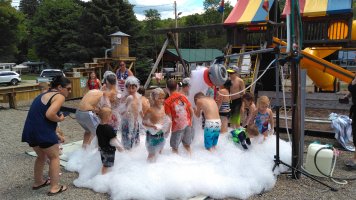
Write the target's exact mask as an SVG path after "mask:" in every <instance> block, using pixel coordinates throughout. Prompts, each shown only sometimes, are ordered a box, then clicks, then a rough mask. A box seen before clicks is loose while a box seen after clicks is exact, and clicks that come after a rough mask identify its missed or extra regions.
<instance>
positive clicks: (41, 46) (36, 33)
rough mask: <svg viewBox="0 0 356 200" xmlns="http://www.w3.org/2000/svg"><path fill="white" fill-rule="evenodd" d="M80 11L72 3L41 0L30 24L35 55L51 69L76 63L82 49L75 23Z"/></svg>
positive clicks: (80, 9) (76, 5)
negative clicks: (51, 67)
mask: <svg viewBox="0 0 356 200" xmlns="http://www.w3.org/2000/svg"><path fill="white" fill-rule="evenodd" d="M82 10H83V8H82V7H81V6H80V5H78V4H77V3H75V2H74V1H73V0H44V1H43V2H42V3H41V5H40V6H39V7H38V10H37V12H36V14H35V15H34V17H33V21H32V23H31V27H32V34H33V44H34V47H35V48H36V53H37V55H38V56H39V57H40V58H41V59H42V60H44V61H46V62H48V63H49V64H50V65H51V66H53V67H55V68H59V66H62V64H63V63H66V62H70V61H72V60H76V59H77V57H78V56H79V55H80V53H81V51H82V48H81V47H80V46H79V45H78V43H79V42H78V41H79V38H80V33H79V32H78V31H77V26H78V19H79V18H80V16H81V14H82Z"/></svg>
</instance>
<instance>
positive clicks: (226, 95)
mask: <svg viewBox="0 0 356 200" xmlns="http://www.w3.org/2000/svg"><path fill="white" fill-rule="evenodd" d="M276 60H277V59H274V60H272V62H271V63H270V64H269V65H268V66H267V68H266V69H265V70H264V71H263V73H262V74H261V75H260V76H259V77H258V78H257V79H256V80H255V81H254V82H252V83H251V84H250V85H249V86H248V87H246V88H245V89H243V90H241V91H239V92H236V93H234V94H221V93H220V92H219V91H218V94H219V95H221V96H223V97H231V96H234V95H238V94H241V93H243V92H245V91H246V90H248V89H249V88H250V87H252V86H253V85H254V84H256V82H257V81H258V80H260V79H261V78H262V76H263V75H264V74H265V73H266V72H267V70H268V69H269V68H270V67H271V66H272V64H273V63H274V62H276Z"/></svg>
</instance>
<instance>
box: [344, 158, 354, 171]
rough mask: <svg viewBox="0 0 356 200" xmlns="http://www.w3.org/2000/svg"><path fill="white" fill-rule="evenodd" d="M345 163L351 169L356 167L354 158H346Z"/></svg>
mask: <svg viewBox="0 0 356 200" xmlns="http://www.w3.org/2000/svg"><path fill="white" fill-rule="evenodd" d="M345 165H346V167H348V168H350V169H356V163H355V162H354V161H353V160H346V161H345Z"/></svg>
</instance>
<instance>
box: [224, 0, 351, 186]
mask: <svg viewBox="0 0 356 200" xmlns="http://www.w3.org/2000/svg"><path fill="white" fill-rule="evenodd" d="M352 17H353V13H352V1H351V0H339V1H336V0H322V1H313V0H287V1H286V4H285V7H284V10H283V13H282V14H281V13H280V11H279V5H278V1H273V0H267V1H266V0H253V1H248V0H239V1H238V2H237V3H236V6H235V7H234V8H233V10H232V11H231V13H230V15H229V16H228V18H227V19H226V20H225V22H224V25H225V27H226V29H227V30H228V31H227V33H228V41H229V43H230V44H231V45H230V47H229V48H228V50H227V54H234V53H235V55H238V56H239V59H238V60H237V62H236V64H237V66H238V67H240V69H241V63H242V60H243V58H244V56H245V55H247V54H248V55H256V52H258V54H257V55H256V56H254V61H253V63H254V65H252V64H251V66H254V69H253V70H250V71H253V72H252V73H251V76H252V80H253V87H251V90H250V91H251V92H254V93H255V92H256V91H255V88H254V87H255V86H254V85H255V82H256V81H257V80H259V81H260V85H261V86H263V87H264V88H258V90H269V91H273V90H274V91H275V93H274V98H275V102H274V108H275V113H276V126H275V127H276V130H275V131H276V136H277V137H276V154H275V157H274V158H275V160H274V161H275V166H274V167H273V170H274V169H275V167H277V166H279V165H280V164H283V165H285V166H288V167H289V168H290V169H291V170H292V172H291V174H292V177H293V178H295V179H299V178H300V176H301V174H304V175H306V176H307V177H309V178H311V179H313V180H314V181H316V182H319V183H320V184H323V185H324V186H326V187H329V188H330V189H331V190H332V191H337V189H336V188H333V187H331V186H329V185H327V184H325V183H323V182H321V181H319V180H317V179H315V178H313V177H311V176H310V175H308V174H306V173H305V172H304V171H303V170H302V169H301V165H302V163H303V147H304V134H305V132H304V122H305V119H304V112H305V107H306V102H305V99H306V98H305V96H306V94H305V82H306V74H308V76H309V77H310V78H311V79H312V80H313V82H314V84H315V85H316V86H317V87H318V88H320V89H321V90H326V91H337V87H336V85H337V81H336V80H341V81H343V82H345V83H347V84H348V83H350V82H351V81H352V79H353V78H354V76H355V75H354V73H353V72H351V71H348V70H346V69H344V68H343V67H341V66H338V65H336V64H333V63H331V62H329V61H327V57H328V56H331V55H332V54H333V53H334V52H336V51H337V50H340V49H343V48H354V47H355V46H356V41H355V38H356V29H355V23H356V22H353V21H352ZM246 51H249V52H246ZM225 57H226V58H227V60H228V59H229V58H230V57H231V55H227V56H225ZM251 58H253V57H252V56H251ZM272 64H274V65H275V67H274V69H273V70H270V66H271V65H272ZM280 66H282V68H281V70H283V71H284V70H286V69H289V71H290V78H291V81H290V82H291V104H290V106H291V109H292V126H291V130H292V140H291V141H292V165H288V164H286V163H285V162H283V161H281V160H280V158H279V131H280V130H279V129H280V127H279V119H280V118H279V109H280V103H279V101H280V100H279V99H280V97H279V93H280V91H281V88H280V85H279V82H280ZM303 69H305V70H303ZM305 71H306V72H305ZM262 75H263V76H262ZM257 77H258V78H257ZM282 78H283V77H282ZM282 92H283V93H284V89H283V88H282Z"/></svg>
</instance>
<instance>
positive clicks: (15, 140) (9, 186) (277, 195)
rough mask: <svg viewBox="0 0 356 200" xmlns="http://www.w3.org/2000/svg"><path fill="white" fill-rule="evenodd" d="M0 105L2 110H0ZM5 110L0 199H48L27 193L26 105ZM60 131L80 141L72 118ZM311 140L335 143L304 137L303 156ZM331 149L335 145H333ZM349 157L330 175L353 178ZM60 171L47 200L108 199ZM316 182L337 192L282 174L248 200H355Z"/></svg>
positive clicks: (353, 193)
mask: <svg viewBox="0 0 356 200" xmlns="http://www.w3.org/2000/svg"><path fill="white" fill-rule="evenodd" d="M76 104H77V102H76V101H71V102H66V106H70V107H74V106H75V105H76ZM1 106H3V107H5V108H1ZM6 107H7V106H4V105H0V141H1V145H0V152H1V153H0V155H1V162H0V170H1V172H2V173H1V175H0V198H1V199H47V198H48V199H49V197H47V195H46V193H47V190H48V188H43V189H40V190H38V191H32V190H31V185H32V182H33V174H32V173H33V164H34V158H33V157H31V156H28V155H26V154H25V151H31V150H32V149H31V148H30V147H29V146H28V145H27V144H26V143H21V134H22V129H23V124H24V121H25V118H26V115H27V111H26V110H27V109H28V106H27V107H26V106H21V107H19V109H18V110H14V109H7V108H6ZM311 113H315V112H311ZM307 114H308V113H307ZM61 128H62V129H63V131H64V133H65V134H66V139H67V142H74V141H78V140H81V139H82V129H81V127H80V126H79V125H78V124H77V123H76V121H75V119H72V118H70V117H67V119H66V120H65V121H64V122H62V123H61ZM316 128H317V127H316ZM286 136H287V135H286V134H281V137H282V138H286ZM315 140H319V141H321V142H322V143H329V144H335V142H336V141H335V140H333V139H325V138H316V137H309V136H307V137H306V138H305V154H304V156H306V148H307V145H308V144H309V143H311V142H313V141H315ZM335 146H338V145H337V144H335ZM351 156H352V153H350V152H345V151H341V155H340V157H338V160H337V163H336V169H335V172H334V176H338V177H351V176H356V170H354V171H349V170H347V169H346V168H345V167H344V166H343V161H344V160H345V159H347V158H349V157H351ZM62 170H63V175H62V176H61V183H62V184H66V185H68V186H69V190H68V191H66V192H64V193H63V194H60V195H58V196H54V197H51V199H109V195H107V194H101V193H96V192H94V191H92V190H89V189H84V188H76V187H75V186H74V185H73V183H72V182H73V180H74V179H76V178H77V177H78V174H77V173H73V172H67V171H65V170H64V169H62ZM318 180H321V181H323V182H325V183H327V184H329V185H332V186H333V187H336V188H338V189H339V191H338V192H332V191H330V190H329V189H328V188H326V187H324V186H322V185H321V184H319V183H317V182H315V181H312V180H311V179H309V178H307V177H305V176H302V177H301V178H300V179H298V180H295V179H292V178H291V177H290V176H289V175H288V174H283V175H280V176H278V181H277V183H276V185H275V187H274V188H273V189H272V190H271V191H266V192H265V193H263V194H261V195H255V196H252V197H250V198H249V199H250V200H257V199H267V200H269V199H288V198H291V199H345V200H346V199H356V189H355V188H356V183H355V181H350V182H349V183H348V184H347V185H337V184H335V183H333V182H332V181H330V180H328V179H325V178H318Z"/></svg>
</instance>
